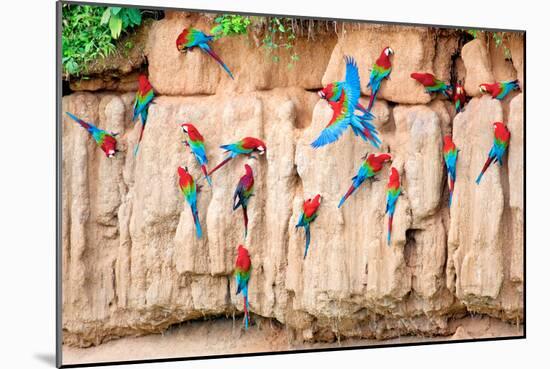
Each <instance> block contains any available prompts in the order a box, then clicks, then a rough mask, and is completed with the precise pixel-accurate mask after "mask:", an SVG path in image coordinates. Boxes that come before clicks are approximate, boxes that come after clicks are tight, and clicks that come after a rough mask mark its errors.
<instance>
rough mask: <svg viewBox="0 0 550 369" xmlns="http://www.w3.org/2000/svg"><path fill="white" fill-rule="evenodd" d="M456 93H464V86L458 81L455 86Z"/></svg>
mask: <svg viewBox="0 0 550 369" xmlns="http://www.w3.org/2000/svg"><path fill="white" fill-rule="evenodd" d="M455 90H456V94H457V95H464V87H462V85H461V84H460V82H458V83H457V84H456V86H455Z"/></svg>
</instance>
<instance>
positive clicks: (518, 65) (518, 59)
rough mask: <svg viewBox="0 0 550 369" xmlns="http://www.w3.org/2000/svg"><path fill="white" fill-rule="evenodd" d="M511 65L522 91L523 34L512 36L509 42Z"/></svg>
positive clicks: (523, 67)
mask: <svg viewBox="0 0 550 369" xmlns="http://www.w3.org/2000/svg"><path fill="white" fill-rule="evenodd" d="M509 48H510V53H511V54H512V63H513V64H514V68H515V69H516V73H517V78H518V80H519V86H520V88H521V89H522V90H523V83H524V69H525V66H524V60H523V59H524V54H525V33H521V34H512V35H511V36H510V41H509Z"/></svg>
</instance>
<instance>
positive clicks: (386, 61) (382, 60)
mask: <svg viewBox="0 0 550 369" xmlns="http://www.w3.org/2000/svg"><path fill="white" fill-rule="evenodd" d="M388 48H389V46H387V47H385V48H384V50H382V53H381V54H380V56H379V57H378V59H376V64H377V65H379V66H381V67H384V69H388V68H391V61H390V56H389V55H387V53H386V50H387V49H388Z"/></svg>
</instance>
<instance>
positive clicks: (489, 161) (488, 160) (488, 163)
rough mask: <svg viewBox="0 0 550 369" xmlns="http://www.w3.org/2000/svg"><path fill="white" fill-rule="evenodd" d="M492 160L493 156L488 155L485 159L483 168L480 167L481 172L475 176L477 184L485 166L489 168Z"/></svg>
mask: <svg viewBox="0 0 550 369" xmlns="http://www.w3.org/2000/svg"><path fill="white" fill-rule="evenodd" d="M492 161H493V158H492V157H490V156H489V157H488V158H487V161H485V165H484V166H483V169H481V172H480V173H479V176H477V179H476V183H477V184H479V182H480V181H481V177H483V174H484V173H485V171H486V170H487V168H489V165H491V162H492Z"/></svg>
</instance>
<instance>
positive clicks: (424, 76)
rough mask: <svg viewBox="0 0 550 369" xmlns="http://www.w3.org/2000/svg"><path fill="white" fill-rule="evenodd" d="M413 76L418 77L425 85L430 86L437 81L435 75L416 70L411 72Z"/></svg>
mask: <svg viewBox="0 0 550 369" xmlns="http://www.w3.org/2000/svg"><path fill="white" fill-rule="evenodd" d="M411 78H414V79H416V80H417V81H418V82H420V83H421V84H422V85H424V86H430V85H431V84H433V82H434V81H435V77H434V75H433V74H430V73H418V72H414V73H411Z"/></svg>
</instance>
